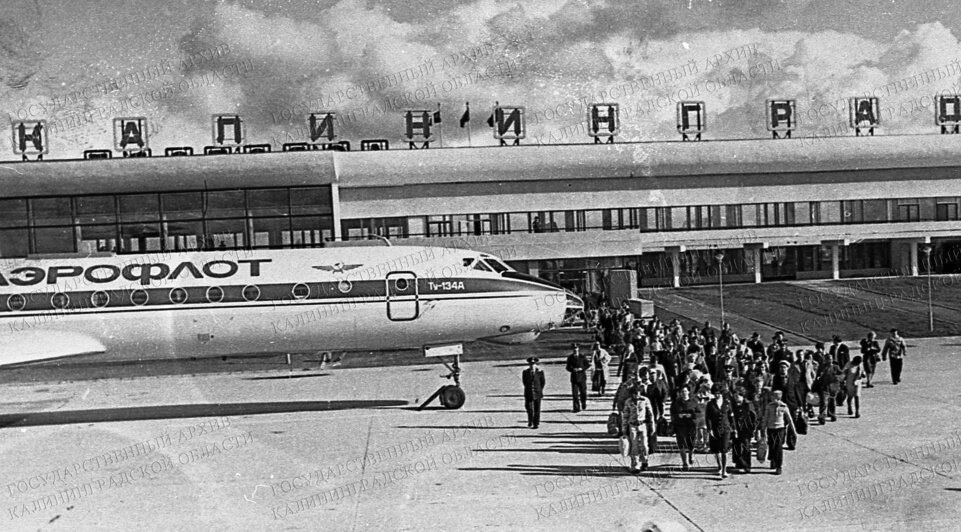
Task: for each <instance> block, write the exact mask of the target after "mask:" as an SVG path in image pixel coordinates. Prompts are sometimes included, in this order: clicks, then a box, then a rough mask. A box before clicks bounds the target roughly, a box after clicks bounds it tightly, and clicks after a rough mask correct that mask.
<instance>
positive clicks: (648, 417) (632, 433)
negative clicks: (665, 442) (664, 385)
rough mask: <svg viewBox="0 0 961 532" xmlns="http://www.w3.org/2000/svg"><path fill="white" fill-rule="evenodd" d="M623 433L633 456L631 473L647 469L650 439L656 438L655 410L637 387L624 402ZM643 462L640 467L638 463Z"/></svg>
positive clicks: (629, 452)
mask: <svg viewBox="0 0 961 532" xmlns="http://www.w3.org/2000/svg"><path fill="white" fill-rule="evenodd" d="M621 427H622V434H623V435H624V436H622V437H626V438H627V440H628V441H627V445H626V446H625V447H626V450H627V453H628V456H630V458H631V468H630V470H631V473H637V472H638V471H644V470H645V469H647V454H648V449H649V443H650V442H649V439H653V438H656V437H657V436H656V434H655V432H654V411H653V410H652V409H651V402H650V401H648V400H647V397H644V395H643V394H642V393H641V389H640V387H635V388H634V389H633V393H631V394H630V396H629V397H628V399H627V401H625V403H624V410H622V411H621ZM638 462H640V463H641V467H640V469H638V467H637V464H638Z"/></svg>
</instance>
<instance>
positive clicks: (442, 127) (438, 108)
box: [437, 102, 444, 148]
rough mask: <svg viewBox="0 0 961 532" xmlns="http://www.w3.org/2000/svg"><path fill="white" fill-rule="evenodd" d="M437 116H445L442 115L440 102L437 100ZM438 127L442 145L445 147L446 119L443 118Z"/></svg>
mask: <svg viewBox="0 0 961 532" xmlns="http://www.w3.org/2000/svg"><path fill="white" fill-rule="evenodd" d="M437 116H438V118H443V117H441V115H440V102H437ZM437 127H438V129H439V130H440V133H439V135H440V147H441V148H443V147H444V121H443V120H441V121H440V124H439V125H438V126H437Z"/></svg>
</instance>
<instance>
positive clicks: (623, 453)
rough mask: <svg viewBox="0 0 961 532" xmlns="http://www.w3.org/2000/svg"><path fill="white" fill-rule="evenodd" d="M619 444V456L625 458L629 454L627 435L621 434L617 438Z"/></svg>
mask: <svg viewBox="0 0 961 532" xmlns="http://www.w3.org/2000/svg"><path fill="white" fill-rule="evenodd" d="M617 441H618V442H620V444H621V456H623V457H624V458H627V457H628V456H630V455H631V440H630V439H628V437H627V436H621V437H620V438H618V440H617Z"/></svg>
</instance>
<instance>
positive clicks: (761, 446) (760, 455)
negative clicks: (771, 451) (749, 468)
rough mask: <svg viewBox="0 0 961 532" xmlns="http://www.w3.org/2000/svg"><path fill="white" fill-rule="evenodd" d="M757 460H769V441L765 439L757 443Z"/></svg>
mask: <svg viewBox="0 0 961 532" xmlns="http://www.w3.org/2000/svg"><path fill="white" fill-rule="evenodd" d="M757 460H758V462H764V461H766V460H767V442H766V441H764V440H763V439H762V440H761V441H759V442H758V443H757Z"/></svg>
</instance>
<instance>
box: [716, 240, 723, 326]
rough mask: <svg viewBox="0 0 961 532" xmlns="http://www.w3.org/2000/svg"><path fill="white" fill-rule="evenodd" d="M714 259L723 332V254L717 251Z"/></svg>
mask: <svg viewBox="0 0 961 532" xmlns="http://www.w3.org/2000/svg"><path fill="white" fill-rule="evenodd" d="M714 258H715V259H717V285H718V289H719V290H720V293H721V330H724V252H723V251H721V250H718V252H717V254H716V255H714Z"/></svg>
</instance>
